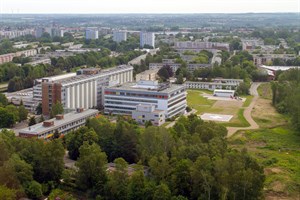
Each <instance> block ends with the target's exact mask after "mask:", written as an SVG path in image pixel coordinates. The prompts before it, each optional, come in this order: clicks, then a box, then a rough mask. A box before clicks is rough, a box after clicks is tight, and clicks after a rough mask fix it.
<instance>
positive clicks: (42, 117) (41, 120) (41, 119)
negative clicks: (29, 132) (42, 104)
mask: <svg viewBox="0 0 300 200" xmlns="http://www.w3.org/2000/svg"><path fill="white" fill-rule="evenodd" d="M43 121H45V119H44V116H43V115H41V118H40V121H39V122H40V123H41V122H43Z"/></svg>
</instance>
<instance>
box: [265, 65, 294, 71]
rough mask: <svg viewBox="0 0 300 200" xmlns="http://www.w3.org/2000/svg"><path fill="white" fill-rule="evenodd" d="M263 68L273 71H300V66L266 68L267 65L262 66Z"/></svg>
mask: <svg viewBox="0 0 300 200" xmlns="http://www.w3.org/2000/svg"><path fill="white" fill-rule="evenodd" d="M260 67H261V68H264V69H268V70H272V71H279V70H281V71H286V70H289V69H300V66H266V65H261V66H260Z"/></svg>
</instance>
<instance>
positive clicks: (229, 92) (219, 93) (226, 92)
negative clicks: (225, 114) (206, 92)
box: [214, 90, 235, 98]
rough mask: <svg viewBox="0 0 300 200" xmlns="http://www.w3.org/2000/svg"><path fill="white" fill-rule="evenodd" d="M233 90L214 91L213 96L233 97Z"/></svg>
mask: <svg viewBox="0 0 300 200" xmlns="http://www.w3.org/2000/svg"><path fill="white" fill-rule="evenodd" d="M234 93H235V91H234V90H214V96H216V97H231V98H233V97H234Z"/></svg>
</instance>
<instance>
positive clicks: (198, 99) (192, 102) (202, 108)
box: [187, 90, 218, 115]
mask: <svg viewBox="0 0 300 200" xmlns="http://www.w3.org/2000/svg"><path fill="white" fill-rule="evenodd" d="M203 92H205V93H208V92H207V90H188V91H187V104H188V106H189V107H191V108H194V109H196V110H197V113H196V114H198V115H200V114H203V113H205V112H212V111H215V112H217V111H218V109H212V106H213V105H214V103H215V102H216V101H214V100H208V99H207V98H205V97H203V96H202V95H201V94H203Z"/></svg>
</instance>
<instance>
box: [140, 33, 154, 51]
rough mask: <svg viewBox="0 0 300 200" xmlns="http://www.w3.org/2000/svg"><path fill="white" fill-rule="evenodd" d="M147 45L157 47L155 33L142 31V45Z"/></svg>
mask: <svg viewBox="0 0 300 200" xmlns="http://www.w3.org/2000/svg"><path fill="white" fill-rule="evenodd" d="M145 45H148V46H151V47H153V48H155V34H154V33H148V32H140V47H141V48H143V47H144V46H145Z"/></svg>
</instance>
